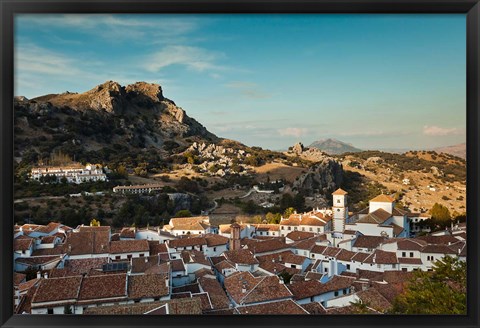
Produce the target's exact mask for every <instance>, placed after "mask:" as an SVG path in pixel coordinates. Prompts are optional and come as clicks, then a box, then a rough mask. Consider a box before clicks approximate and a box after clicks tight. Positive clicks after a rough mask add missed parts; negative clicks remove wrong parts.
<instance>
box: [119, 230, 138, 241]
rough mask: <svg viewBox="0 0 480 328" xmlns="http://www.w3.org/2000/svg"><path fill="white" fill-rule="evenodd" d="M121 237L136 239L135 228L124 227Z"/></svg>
mask: <svg viewBox="0 0 480 328" xmlns="http://www.w3.org/2000/svg"><path fill="white" fill-rule="evenodd" d="M120 237H121V238H133V239H135V228H123V229H122V231H120Z"/></svg>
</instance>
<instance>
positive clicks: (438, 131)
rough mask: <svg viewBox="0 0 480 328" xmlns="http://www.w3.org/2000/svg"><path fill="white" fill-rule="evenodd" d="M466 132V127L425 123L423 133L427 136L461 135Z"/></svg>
mask: <svg viewBox="0 0 480 328" xmlns="http://www.w3.org/2000/svg"><path fill="white" fill-rule="evenodd" d="M463 133H465V131H464V129H459V128H443V127H440V126H436V125H425V126H424V127H423V134H424V135H426V136H435V137H440V136H449V135H461V134H463Z"/></svg>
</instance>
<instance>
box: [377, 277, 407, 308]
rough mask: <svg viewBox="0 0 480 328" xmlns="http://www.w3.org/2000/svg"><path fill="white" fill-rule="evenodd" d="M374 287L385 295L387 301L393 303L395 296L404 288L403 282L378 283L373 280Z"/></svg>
mask: <svg viewBox="0 0 480 328" xmlns="http://www.w3.org/2000/svg"><path fill="white" fill-rule="evenodd" d="M373 287H374V288H375V289H376V290H377V291H378V292H379V293H380V294H381V295H382V296H383V297H385V299H386V300H387V301H389V302H390V303H393V302H394V301H395V298H396V297H397V296H398V295H399V294H401V293H402V292H403V290H404V287H403V283H388V284H384V283H378V282H373Z"/></svg>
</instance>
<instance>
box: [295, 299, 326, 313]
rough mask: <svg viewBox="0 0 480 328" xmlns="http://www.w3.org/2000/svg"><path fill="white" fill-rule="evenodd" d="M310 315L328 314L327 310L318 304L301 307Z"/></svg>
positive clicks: (312, 303) (313, 303)
mask: <svg viewBox="0 0 480 328" xmlns="http://www.w3.org/2000/svg"><path fill="white" fill-rule="evenodd" d="M300 306H301V307H303V308H304V309H305V310H306V311H307V312H308V313H310V314H326V313H327V310H325V308H324V307H323V306H322V304H320V303H318V302H311V303H307V304H302V305H300Z"/></svg>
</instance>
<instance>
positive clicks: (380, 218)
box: [355, 208, 392, 224]
mask: <svg viewBox="0 0 480 328" xmlns="http://www.w3.org/2000/svg"><path fill="white" fill-rule="evenodd" d="M391 216H392V215H391V214H390V213H388V212H387V211H385V210H384V209H382V208H379V209H377V210H375V211H373V212H371V213H368V214H367V215H366V216H364V217H363V218H361V219H359V220H357V221H355V223H371V224H382V223H383V222H385V221H386V220H387V219H388V218H390V217H391Z"/></svg>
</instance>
